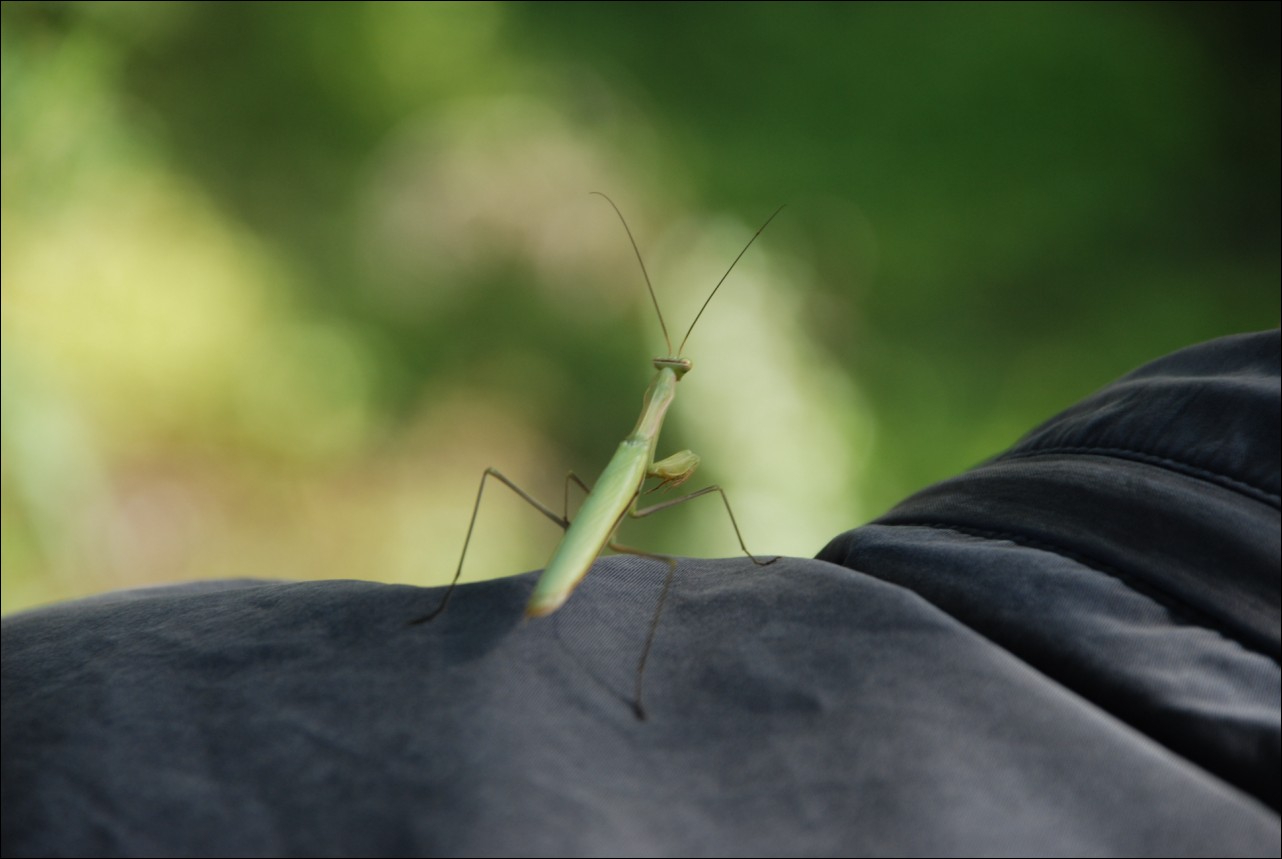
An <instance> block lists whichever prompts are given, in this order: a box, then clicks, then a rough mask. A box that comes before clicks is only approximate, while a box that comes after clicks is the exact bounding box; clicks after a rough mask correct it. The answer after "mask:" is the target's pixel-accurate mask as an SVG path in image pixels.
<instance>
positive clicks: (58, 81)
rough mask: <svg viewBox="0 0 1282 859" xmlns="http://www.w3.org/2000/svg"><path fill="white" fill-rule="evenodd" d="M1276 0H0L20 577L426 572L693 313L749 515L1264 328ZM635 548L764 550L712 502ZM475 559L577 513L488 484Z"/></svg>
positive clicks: (692, 380)
mask: <svg viewBox="0 0 1282 859" xmlns="http://www.w3.org/2000/svg"><path fill="white" fill-rule="evenodd" d="M1278 32H1279V26H1278V5H1277V4H1273V3H1269V4H1247V5H1236V4H1223V3H1216V4H1174V5H1167V4H1140V5H1130V4H1081V5H1078V4H1064V5H1060V4H1036V5H1024V4H993V5H987V4H985V5H952V4H940V5H933V4H911V5H883V4H855V5H842V4H827V3H823V4H806V3H789V4H786V5H783V4H780V5H776V4H766V3H753V4H734V5H731V4H707V5H703V4H671V5H669V4H651V3H646V4H639V3H638V4H590V3H567V4H556V3H531V4H524V3H512V4H488V3H463V4H448V3H444V4H410V3H406V4H378V3H361V4H338V3H335V4H329V3H326V4H307V3H287V4H286V3H280V4H277V3H255V4H222V3H219V4H213V3H208V4H207V3H190V4H189V3H181V4H179V3H4V4H3V31H2V35H3V93H2V94H3V200H2V202H3V236H2V238H3V272H2V274H3V424H2V428H3V487H2V488H3V519H2V524H3V608H4V611H5V612H12V611H15V610H18V609H21V608H24V607H27V606H31V605H35V604H39V603H43V602H47V601H50V600H56V599H62V598H67V597H73V596H78V595H83V594H88V593H93V592H97V591H102V590H107V589H111V588H117V587H125V586H138V585H145V584H152V583H158V582H170V581H176V580H183V579H192V578H207V577H220V578H221V577H238V576H254V577H280V578H319V577H350V578H361V579H376V580H382V581H396V582H413V583H420V584H432V583H439V582H441V581H443V580H446V579H448V577H449V576H450V575H451V574H452V572H453V567H454V564H455V560H456V557H457V552H458V550H459V548H460V545H461V542H462V538H463V534H464V531H465V529H466V526H467V518H468V515H469V512H470V509H471V505H472V500H473V497H474V494H475V491H476V483H477V481H478V479H479V476H480V473H481V470H482V469H483V468H484V467H485V466H486V465H494V466H496V467H498V468H500V469H502V470H503V471H504V472H505V473H507V474H508V475H510V476H512V477H513V478H514V479H516V480H518V481H519V482H521V483H523V484H524V485H526V486H527V487H528V488H530V489H531V490H532V491H534V492H535V493H536V494H537V495H540V496H542V497H544V498H547V499H549V500H552V501H553V503H554V504H559V501H558V500H557V499H559V498H560V493H561V486H562V480H563V478H564V475H565V472H566V471H567V470H568V469H571V468H573V469H575V470H576V471H578V472H579V473H581V474H583V475H584V476H585V477H587V478H589V479H591V478H593V477H594V476H595V475H596V474H597V473H598V472H599V470H600V469H601V468H602V467H603V466H604V463H605V462H606V460H607V459H608V457H609V455H610V454H611V452H612V451H613V449H614V447H615V445H616V444H617V443H618V441H619V440H620V439H621V438H622V437H623V435H625V434H626V433H627V432H628V431H629V430H630V429H631V427H632V425H633V422H634V421H635V419H636V415H637V413H638V410H639V406H640V402H641V394H642V391H643V390H644V387H645V384H646V382H647V381H648V378H649V376H650V374H651V368H650V364H649V359H650V358H651V357H653V356H654V355H657V354H659V353H660V352H662V351H663V346H662V337H661V335H660V332H659V328H658V324H657V322H656V321H655V319H654V317H653V313H652V311H651V309H650V307H649V303H648V299H647V298H646V296H645V293H644V289H643V285H642V281H641V277H640V272H639V270H638V268H637V265H636V261H635V259H634V258H633V255H632V251H631V249H630V248H629V247H628V244H627V238H626V236H625V235H624V233H623V231H622V229H621V227H620V226H619V224H618V221H617V219H616V218H615V216H614V213H613V212H612V211H610V210H609V207H608V206H607V205H606V204H605V203H604V202H603V201H602V200H600V199H599V198H596V197H590V196H589V195H588V192H589V191H593V190H600V191H604V192H607V193H609V194H610V195H611V197H613V199H614V200H615V201H616V202H617V203H618V204H619V206H620V207H621V208H622V210H623V211H624V213H625V214H626V215H627V217H628V219H629V222H630V224H631V227H632V230H633V232H634V233H635V234H636V236H637V240H638V243H639V244H640V246H641V250H642V252H643V253H644V254H645V259H646V264H647V266H648V268H649V271H650V274H651V277H652V278H653V280H654V282H655V286H656V289H657V291H658V293H659V299H660V301H661V302H662V304H663V307H664V309H665V312H666V314H667V316H668V319H669V327H670V328H673V329H676V330H679V331H683V330H684V329H685V327H686V325H687V324H688V322H689V320H690V319H691V317H692V316H693V314H694V312H695V310H696V309H697V307H698V304H699V303H700V302H701V301H702V300H703V298H704V296H705V295H706V293H707V291H708V290H709V289H710V288H711V287H712V285H713V284H715V282H716V280H717V278H718V277H719V276H720V275H721V273H722V271H723V270H724V269H725V267H726V266H727V265H728V264H729V262H730V260H731V259H733V258H734V255H735V254H736V253H737V252H738V251H739V249H740V247H741V246H742V244H743V243H744V242H745V241H746V240H747V238H748V237H749V236H750V235H751V234H752V231H753V230H754V229H756V227H757V226H758V225H759V224H760V223H761V221H763V220H764V219H765V217H766V216H767V215H768V214H769V213H770V212H771V211H772V210H773V209H774V208H775V207H776V206H777V205H779V204H780V203H786V204H788V208H787V209H786V210H785V211H784V213H783V214H782V215H781V216H780V217H779V219H777V220H776V221H775V223H774V224H772V225H771V227H770V229H769V230H767V231H766V232H765V233H764V234H763V235H762V237H761V239H760V240H759V241H758V242H757V243H756V244H755V245H754V246H753V248H752V249H751V251H749V253H748V254H747V255H746V256H745V257H744V259H743V262H742V263H741V264H740V265H739V267H738V268H737V269H736V270H735V273H734V274H733V275H732V276H731V278H730V279H729V280H728V281H727V283H726V286H725V288H724V289H723V290H722V292H721V293H720V294H718V296H717V298H716V300H715V301H714V302H713V303H712V305H711V306H710V307H709V310H708V312H707V314H705V316H704V318H703V320H702V321H701V322H700V324H699V328H698V329H696V331H695V333H694V335H693V336H692V337H691V340H690V343H689V346H688V348H687V350H686V355H687V356H688V357H691V358H692V359H693V360H694V362H695V370H694V372H692V373H691V374H690V375H689V376H688V377H687V378H686V379H685V381H683V382H682V387H681V391H680V396H679V397H678V400H677V402H676V405H675V406H674V408H673V411H672V412H671V414H670V418H669V422H668V426H667V427H666V428H665V432H664V438H663V441H662V443H661V445H660V448H661V453H664V454H666V453H671V452H673V451H675V450H677V449H680V448H682V447H690V448H693V449H694V450H696V451H697V452H699V453H700V454H701V455H702V456H703V457H704V466H703V468H702V469H701V473H700V474H699V475H697V476H696V478H695V480H694V481H693V482H692V483H691V484H688V485H689V486H692V487H694V486H699V485H702V484H704V483H707V482H718V483H721V484H723V485H724V486H725V487H726V489H727V491H728V492H729V494H730V497H731V499H732V501H733V502H734V504H735V506H736V512H737V513H738V515H739V520H740V524H741V526H742V527H743V530H744V534H745V537H746V539H747V540H748V544H749V547H750V548H752V549H753V550H754V551H757V552H761V553H782V554H796V555H813V554H814V553H815V552H817V551H818V550H819V549H820V548H821V547H822V546H823V544H824V543H825V542H826V541H827V539H828V538H830V537H832V536H834V535H836V534H837V533H839V532H840V531H842V530H845V529H847V528H850V527H853V526H855V525H858V524H860V523H862V522H864V521H866V520H867V519H869V518H871V517H873V516H875V515H877V514H879V513H880V512H882V511H883V510H884V509H886V508H887V507H888V506H890V505H891V504H893V503H894V502H895V501H896V500H897V499H899V498H901V497H903V496H905V495H906V494H908V493H910V492H912V491H914V490H916V489H919V488H921V487H922V486H924V485H926V484H928V483H930V482H932V481H935V480H939V479H942V478H945V477H947V476H949V475H951V474H954V473H956V472H958V471H959V470H961V469H964V468H966V467H968V466H970V465H973V464H974V463H976V462H977V461H979V460H981V459H983V458H985V457H987V456H989V455H992V454H994V453H996V452H998V451H1000V450H1002V449H1003V448H1004V447H1006V446H1008V445H1009V444H1011V443H1012V442H1013V441H1015V440H1016V439H1017V438H1018V437H1019V436H1020V435H1021V434H1022V433H1023V432H1024V431H1025V430H1027V429H1029V428H1031V427H1032V426H1033V425H1034V424H1036V423H1037V422H1039V421H1041V420H1042V419H1044V418H1046V417H1048V416H1050V415H1051V414H1053V413H1055V412H1056V411H1058V410H1059V409H1061V408H1063V407H1065V406H1067V405H1069V404H1071V403H1072V402H1073V401H1075V400H1076V399H1078V398H1080V397H1082V396H1083V395H1085V394H1087V393H1089V392H1090V391H1092V390H1093V389H1095V388H1097V387H1099V386H1100V385H1102V384H1105V383H1107V382H1108V381H1110V380H1111V379H1113V378H1115V377H1116V376H1118V375H1119V374H1121V373H1123V372H1126V371H1127V370H1129V369H1132V368H1133V367H1135V366H1137V365H1138V364H1141V363H1143V362H1145V361H1147V360H1150V359H1152V358H1155V357H1158V356H1160V355H1162V354H1164V353H1167V352H1169V351H1171V350H1174V349H1177V348H1179V347H1182V346H1185V345H1188V344H1191V343H1195V342H1198V341H1201V340H1205V339H1208V338H1211V337H1215V336H1219V335H1223V334H1228V333H1232V332H1237V331H1246V330H1254V329H1260V328H1267V327H1271V326H1274V325H1276V324H1277V323H1278V319H1279V274H1280V273H1279V246H1278V245H1279V232H1280V231H1279V186H1280V176H1279V73H1278V68H1279V64H1278V54H1277V50H1278V49H1277V38H1278ZM626 528H627V530H626V531H625V533H624V535H623V538H624V540H625V541H626V542H629V543H633V544H636V545H641V546H646V547H648V548H651V549H654V550H656V551H668V552H673V553H679V554H691V555H732V554H735V553H737V552H738V549H737V546H736V544H735V542H734V537H733V534H732V533H731V531H730V529H729V526H728V525H727V524H726V522H725V517H724V512H723V511H722V510H721V509H720V505H719V504H717V503H716V501H715V500H713V499H709V500H707V501H700V502H695V503H694V504H692V505H690V506H688V507H683V508H680V509H679V510H678V511H673V512H670V513H667V514H665V515H663V516H657V517H654V518H653V519H651V520H647V521H646V522H643V523H636V524H634V525H628V526H626ZM478 529H479V530H478V534H477V539H476V542H475V548H474V552H473V554H472V555H470V556H469V569H468V578H488V577H494V576H499V575H506V574H511V573H515V572H519V571H522V570H527V569H533V568H537V567H539V566H541V565H542V563H543V562H544V560H545V559H546V557H547V553H548V552H549V550H550V549H551V547H552V546H553V545H554V543H555V541H556V539H557V537H558V536H559V533H558V532H557V531H556V529H555V528H554V527H552V526H551V525H550V524H549V523H547V522H546V521H545V520H544V519H542V518H541V517H539V516H538V515H537V514H536V513H534V512H532V511H530V510H529V509H528V508H526V507H525V506H524V505H523V504H522V503H521V502H520V501H519V500H517V499H516V498H515V497H514V496H511V494H510V493H506V492H503V491H501V490H499V489H497V488H496V489H495V490H494V491H493V492H492V493H491V494H489V495H487V504H486V506H485V507H484V509H483V510H482V514H481V519H480V521H479V523H478Z"/></svg>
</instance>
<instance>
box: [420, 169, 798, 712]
mask: <svg viewBox="0 0 1282 859" xmlns="http://www.w3.org/2000/svg"><path fill="white" fill-rule="evenodd" d="M592 193H593V194H596V195H597V196H599V197H602V198H604V199H605V201H606V202H607V203H609V204H610V206H611V207H612V208H613V209H614V212H615V214H616V215H618V216H619V221H620V222H621V223H622V224H623V229H624V231H625V232H626V233H627V235H628V241H629V242H631V243H632V250H633V252H634V253H635V254H636V258H637V262H638V263H640V265H641V275H642V277H643V278H644V279H645V285H646V289H647V290H648V291H649V293H650V301H651V302H652V303H653V305H654V312H655V314H656V315H657V316H658V317H659V327H660V328H661V329H662V330H663V339H664V342H665V344H666V345H667V354H666V356H664V357H659V358H655V359H654V361H653V364H654V369H655V371H656V372H655V375H654V378H653V379H652V380H651V382H650V386H649V388H647V389H646V392H645V399H644V400H643V402H642V406H641V417H640V418H638V419H637V424H636V426H635V427H634V428H633V430H632V432H631V433H630V434H629V435H628V437H627V438H625V439H624V440H623V441H622V442H621V443H620V444H619V447H618V449H617V450H616V451H615V452H614V456H613V457H612V458H611V459H610V462H609V464H608V465H607V466H606V467H605V471H603V472H602V473H601V476H600V477H599V478H597V482H596V485H595V486H594V487H589V486H588V485H587V484H586V483H584V482H583V481H582V480H581V479H580V478H579V477H578V475H576V474H575V473H574V472H570V473H569V474H568V475H567V476H566V479H565V505H564V508H563V512H562V513H560V514H558V513H557V512H556V511H554V510H552V509H551V508H550V507H548V506H547V505H545V504H543V503H542V502H540V501H539V500H538V499H536V498H534V497H533V496H532V495H530V494H529V493H528V492H526V491H525V490H523V489H522V488H521V487H519V486H517V485H516V483H514V482H513V481H512V480H510V479H509V478H508V477H506V476H505V475H504V474H503V473H502V472H500V471H498V470H497V469H495V468H487V469H485V472H484V473H483V474H482V475H481V485H480V487H479V488H478V489H477V492H476V502H475V503H474V504H473V506H472V518H471V521H470V522H469V524H468V526H467V536H466V537H465V538H464V540H463V552H462V554H461V555H460V556H459V562H458V568H457V569H456V570H455V572H454V578H453V580H452V581H451V582H450V586H449V588H448V589H447V590H446V592H445V595H444V596H443V597H442V598H441V602H440V604H438V605H437V607H436V608H435V609H434V610H433V611H432V612H431V613H430V614H428V615H425V616H424V617H421V618H418V619H417V620H415V621H413V623H425V622H428V621H431V620H432V619H434V618H435V617H437V616H438V615H439V614H440V613H441V612H443V611H444V610H445V607H446V605H448V604H449V601H450V597H451V596H452V595H453V593H454V589H455V588H456V587H457V586H458V581H459V577H460V576H461V575H462V574H463V562H464V560H465V559H466V558H467V547H468V545H469V544H470V543H471V541H472V531H473V530H474V529H475V527H476V514H477V511H479V510H480V507H481V497H482V495H484V494H485V482H486V480H487V479H488V478H491V477H493V478H495V479H497V480H499V481H500V482H502V483H503V484H505V485H506V486H507V487H508V488H509V489H511V490H512V491H513V492H515V493H516V494H517V495H519V496H520V497H521V498H523V499H524V500H525V501H527V502H529V504H530V505H531V506H533V507H534V508H535V509H536V510H538V511H539V512H540V513H542V514H543V515H544V516H546V517H547V518H549V519H551V520H552V521H553V522H555V523H556V524H557V525H559V526H560V527H561V528H563V529H564V530H565V536H564V537H562V538H561V542H560V543H559V544H558V545H557V547H556V549H555V551H553V553H552V558H551V560H549V561H548V564H547V567H546V568H545V569H544V570H543V575H542V576H541V577H540V578H539V580H538V583H537V584H536V585H535V587H534V591H533V593H532V594H531V595H530V599H529V602H528V603H527V604H526V606H525V616H526V617H527V618H528V617H545V616H547V615H549V614H552V613H553V612H554V611H556V610H557V609H558V608H560V607H561V606H562V605H563V604H564V603H565V601H566V600H567V599H569V598H570V594H571V593H573V592H574V589H575V588H576V587H577V586H578V584H579V582H581V581H582V580H583V577H584V576H586V575H587V573H588V570H589V569H591V567H592V564H593V562H594V561H595V560H596V559H597V557H598V556H599V555H600V554H601V552H603V551H604V550H605V549H606V548H607V547H608V548H610V549H613V550H614V551H616V552H622V553H626V554H632V555H640V556H642V557H647V558H654V559H655V560H659V561H663V562H665V563H666V564H667V565H668V574H667V576H666V577H665V579H664V582H663V589H662V591H660V594H659V601H658V604H657V605H656V607H655V612H654V617H653V619H652V620H651V622H650V630H649V633H648V635H647V637H646V642H645V645H644V647H643V648H642V651H641V659H640V662H639V663H638V665H637V681H636V689H635V692H634V700H633V709H634V710H635V712H636V715H637V717H638V718H639V719H644V718H645V709H644V706H643V704H642V692H643V683H644V676H645V664H646V660H647V658H648V657H649V655H650V647H651V645H652V644H653V642H654V635H655V632H656V630H657V629H658V625H659V617H660V615H661V614H662V611H663V605H664V603H665V602H666V600H667V597H668V592H669V590H670V589H671V587H672V579H673V575H674V574H675V573H676V569H677V562H676V559H675V558H672V557H669V556H666V555H656V554H653V553H650V552H645V551H642V550H640V549H635V548H632V547H630V546H624V545H621V544H619V543H617V542H615V539H614V535H615V532H616V531H617V530H618V528H619V525H620V523H622V521H623V517H624V516H631V517H633V518H637V519H639V518H642V517H645V516H649V515H651V514H653V513H657V512H659V511H660V510H666V509H668V508H669V507H675V506H676V505H678V504H684V503H685V502H687V501H691V500H693V499H695V498H699V497H700V496H703V495H708V494H710V493H713V492H716V493H718V494H719V495H720V496H721V501H722V503H724V504H725V507H726V513H727V514H728V515H729V516H730V524H731V525H732V526H733V527H734V532H735V537H736V538H737V539H738V540H739V547H740V548H741V549H743V553H744V554H745V555H747V556H748V557H749V558H750V559H751V560H752V562H753V563H754V564H757V565H759V566H764V565H766V564H771V563H774V561H776V560H778V559H777V558H771V559H770V560H764V561H763V560H761V559H759V558H757V557H756V556H754V555H753V554H752V553H751V552H749V551H748V547H747V546H746V545H744V542H743V535H742V534H741V533H740V531H739V524H738V523H737V522H736V521H735V518H734V512H733V511H732V510H731V509H730V501H729V499H727V498H726V494H725V491H724V490H723V489H722V488H721V487H720V486H715V485H714V486H707V487H704V488H703V489H700V490H697V491H695V492H691V493H689V494H688V495H683V496H681V497H680V498H674V499H670V500H668V501H664V502H661V503H659V504H655V505H652V506H650V507H643V508H640V509H638V508H637V501H638V499H639V498H640V496H641V495H642V494H643V490H644V487H645V483H646V481H647V480H650V479H655V480H658V481H659V483H657V484H656V485H654V486H653V487H652V488H651V489H649V490H646V492H647V493H648V492H655V491H657V490H660V489H665V488H671V487H674V486H679V485H681V484H682V483H684V482H685V481H687V480H689V479H690V476H691V475H693V474H694V471H695V469H696V468H697V467H698V465H699V457H698V456H697V455H696V454H694V453H693V452H691V451H689V450H683V451H680V452H679V453H675V454H673V455H672V456H669V457H666V458H664V459H660V460H658V461H656V460H655V458H654V456H655V450H656V448H657V447H658V443H659V431H660V430H661V429H662V428H663V419H664V416H665V415H667V412H668V407H669V406H671V405H672V401H673V399H675V397H676V393H677V383H678V382H680V381H681V378H682V377H683V376H684V375H685V374H686V373H688V372H690V369H691V367H692V366H693V364H692V363H691V361H690V359H689V358H683V357H681V353H682V352H683V351H684V350H685V344H686V341H687V340H689V339H690V333H691V332H692V331H694V326H695V325H696V324H697V323H698V322H699V318H700V317H701V316H703V311H704V310H706V309H707V307H708V304H709V303H711V301H712V298H713V296H715V295H716V294H717V290H719V289H721V285H722V284H723V283H725V281H726V278H727V277H729V276H730V272H731V271H733V270H734V267H735V265H736V264H738V262H739V260H740V259H741V258H742V257H743V255H744V254H745V253H747V252H748V248H750V247H752V243H753V242H755V241H756V240H757V237H758V236H760V235H761V233H762V231H764V230H765V228H766V227H767V226H769V224H770V222H771V221H773V220H774V219H775V216H776V215H778V214H779V212H781V211H782V210H783V206H780V207H779V208H778V209H776V210H775V211H774V213H773V214H772V215H771V216H770V217H769V218H767V219H766V221H765V223H763V224H762V225H761V226H760V227H759V228H758V229H757V232H756V233H754V234H753V236H752V238H751V239H749V240H748V243H747V244H746V245H744V247H743V250H741V251H739V255H738V256H736V257H735V258H734V261H733V262H731V263H730V267H729V268H728V269H726V273H725V274H723V275H722V276H721V279H720V280H719V281H717V285H716V286H715V287H713V288H712V292H710V293H709V294H708V297H707V299H705V300H704V302H703V306H702V307H700V308H699V312H698V313H697V314H695V317H694V321H693V322H691V323H690V327H689V328H688V329H687V330H686V333H685V337H683V338H682V340H681V344H680V345H679V346H678V347H677V350H676V352H673V351H672V340H671V338H670V337H669V336H668V326H667V324H666V323H665V322H664V320H663V312H662V311H661V310H660V309H659V300H658V298H657V297H656V296H655V293H654V287H653V286H652V285H651V283H650V275H649V273H648V272H647V271H646V268H645V261H644V260H642V258H641V251H640V249H639V248H638V247H637V243H636V239H634V238H633V236H632V230H631V229H629V228H628V222H627V220H626V219H625V218H624V217H623V213H622V212H621V211H619V207H618V206H616V205H615V204H614V201H613V200H611V199H610V198H609V197H607V196H606V195H605V194H602V193H600V192H599V191H593V192H592ZM571 483H574V484H576V485H577V486H578V487H579V488H580V489H582V490H583V491H584V492H586V493H587V498H586V499H584V501H583V504H582V505H581V506H580V507H579V510H578V512H577V513H576V514H575V516H574V518H573V519H571V518H570V515H569V507H570V504H569V497H570V484H571Z"/></svg>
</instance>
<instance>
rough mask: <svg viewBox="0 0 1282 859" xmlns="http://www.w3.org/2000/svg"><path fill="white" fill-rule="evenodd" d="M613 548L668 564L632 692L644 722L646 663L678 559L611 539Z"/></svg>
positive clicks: (636, 711) (634, 703)
mask: <svg viewBox="0 0 1282 859" xmlns="http://www.w3.org/2000/svg"><path fill="white" fill-rule="evenodd" d="M608 545H609V546H610V548H611V549H613V550H614V551H616V552H621V553H623V554H626V555H637V556H639V557H642V558H653V559H654V560H656V561H663V562H664V563H665V564H667V565H668V574H667V575H666V576H664V578H663V590H661V591H660V592H659V601H658V602H657V603H655V606H654V616H653V617H652V618H650V631H649V632H648V633H647V634H646V637H645V645H644V646H643V647H642V648H641V659H640V660H639V661H638V662H637V685H636V688H635V689H634V690H633V694H632V712H633V713H635V714H636V717H637V718H638V719H639V720H641V721H642V722H644V721H645V718H646V716H645V704H644V703H642V693H643V692H644V688H645V663H646V660H648V659H649V658H650V648H651V646H653V645H654V635H655V633H656V632H658V630H659V618H660V617H661V616H662V615H663V605H664V603H666V602H667V601H668V591H670V590H672V580H673V578H675V577H676V572H677V559H676V558H673V557H669V556H668V555H656V554H655V553H654V552H647V551H644V550H643V549H634V548H632V547H631V546H624V545H623V544H621V543H615V542H613V541H611V542H610V543H609V544H608Z"/></svg>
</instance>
